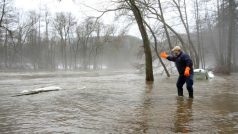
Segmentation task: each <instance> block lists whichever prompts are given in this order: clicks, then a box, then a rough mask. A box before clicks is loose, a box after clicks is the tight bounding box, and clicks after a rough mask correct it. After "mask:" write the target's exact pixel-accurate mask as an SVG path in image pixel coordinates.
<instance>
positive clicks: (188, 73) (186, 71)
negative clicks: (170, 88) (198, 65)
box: [184, 67, 190, 77]
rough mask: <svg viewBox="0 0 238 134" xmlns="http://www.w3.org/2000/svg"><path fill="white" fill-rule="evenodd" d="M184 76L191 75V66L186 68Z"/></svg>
mask: <svg viewBox="0 0 238 134" xmlns="http://www.w3.org/2000/svg"><path fill="white" fill-rule="evenodd" d="M184 76H186V77H188V76H190V67H186V68H185V71H184Z"/></svg>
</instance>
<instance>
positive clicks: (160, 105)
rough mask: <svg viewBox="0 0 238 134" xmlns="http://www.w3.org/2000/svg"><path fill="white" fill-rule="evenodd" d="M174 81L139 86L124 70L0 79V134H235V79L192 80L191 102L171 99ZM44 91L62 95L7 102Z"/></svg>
mask: <svg viewBox="0 0 238 134" xmlns="http://www.w3.org/2000/svg"><path fill="white" fill-rule="evenodd" d="M28 76H29V77H28ZM26 77H27V78H26ZM176 79H177V78H176V77H172V78H163V77H160V78H156V79H155V82H154V83H145V82H144V75H141V74H137V73H134V72H130V71H114V72H113V71H111V72H95V73H94V72H82V73H81V72H77V73H72V72H71V73H63V74H61V73H57V74H54V73H50V74H48V73H37V74H34V73H32V74H29V73H26V74H24V73H23V74H21V73H15V74H14V73H13V74H6V73H5V74H4V75H1V74H0V80H1V81H0V133H1V134H4V133H83V134H92V133H93V134H94V133H96V134H97V133H99V134H101V133H126V134H127V133H130V134H131V133H132V134H141V133H142V134H167V133H195V134H196V133H209V134H210V133H212V134H213V133H225V134H226V133H231V134H233V133H238V125H237V124H238V97H237V94H238V90H237V87H238V83H237V81H238V74H233V75H231V76H225V77H224V76H223V77H216V79H214V80H211V81H196V82H195V85H194V96H195V99H193V100H192V99H188V97H183V98H177V89H176V85H175V83H176ZM46 86H59V87H62V88H63V90H60V91H58V92H49V93H42V94H37V95H30V96H21V97H11V96H14V95H16V94H18V93H19V92H21V91H22V90H29V89H35V88H40V87H46ZM82 87H86V88H82Z"/></svg>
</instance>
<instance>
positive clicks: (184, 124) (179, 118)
mask: <svg viewBox="0 0 238 134" xmlns="http://www.w3.org/2000/svg"><path fill="white" fill-rule="evenodd" d="M192 104H193V99H184V98H182V97H178V98H177V110H176V114H175V122H174V127H175V132H176V133H177V132H182V133H188V132H192V130H191V128H190V126H189V122H190V121H191V120H192V114H193V113H192Z"/></svg>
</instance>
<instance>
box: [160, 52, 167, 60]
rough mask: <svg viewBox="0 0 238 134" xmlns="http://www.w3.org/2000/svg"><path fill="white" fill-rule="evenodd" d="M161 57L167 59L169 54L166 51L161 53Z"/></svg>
mask: <svg viewBox="0 0 238 134" xmlns="http://www.w3.org/2000/svg"><path fill="white" fill-rule="evenodd" d="M160 57H161V58H164V59H167V57H168V54H167V53H166V52H162V53H160Z"/></svg>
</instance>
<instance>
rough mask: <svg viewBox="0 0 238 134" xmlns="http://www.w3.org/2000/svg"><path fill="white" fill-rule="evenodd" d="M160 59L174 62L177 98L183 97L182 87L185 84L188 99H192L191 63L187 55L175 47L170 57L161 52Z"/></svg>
mask: <svg viewBox="0 0 238 134" xmlns="http://www.w3.org/2000/svg"><path fill="white" fill-rule="evenodd" d="M160 57H161V58H164V59H168V60H169V61H173V62H175V65H176V68H177V70H178V73H179V77H178V81H177V84H176V85H177V89H178V96H183V85H184V83H185V82H186V85H187V90H188V94H189V98H193V62H192V60H191V58H190V57H189V55H187V54H185V53H184V52H183V51H182V50H181V48H180V47H179V46H175V47H174V48H173V49H172V55H168V54H167V53H166V52H162V53H161V54H160Z"/></svg>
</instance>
